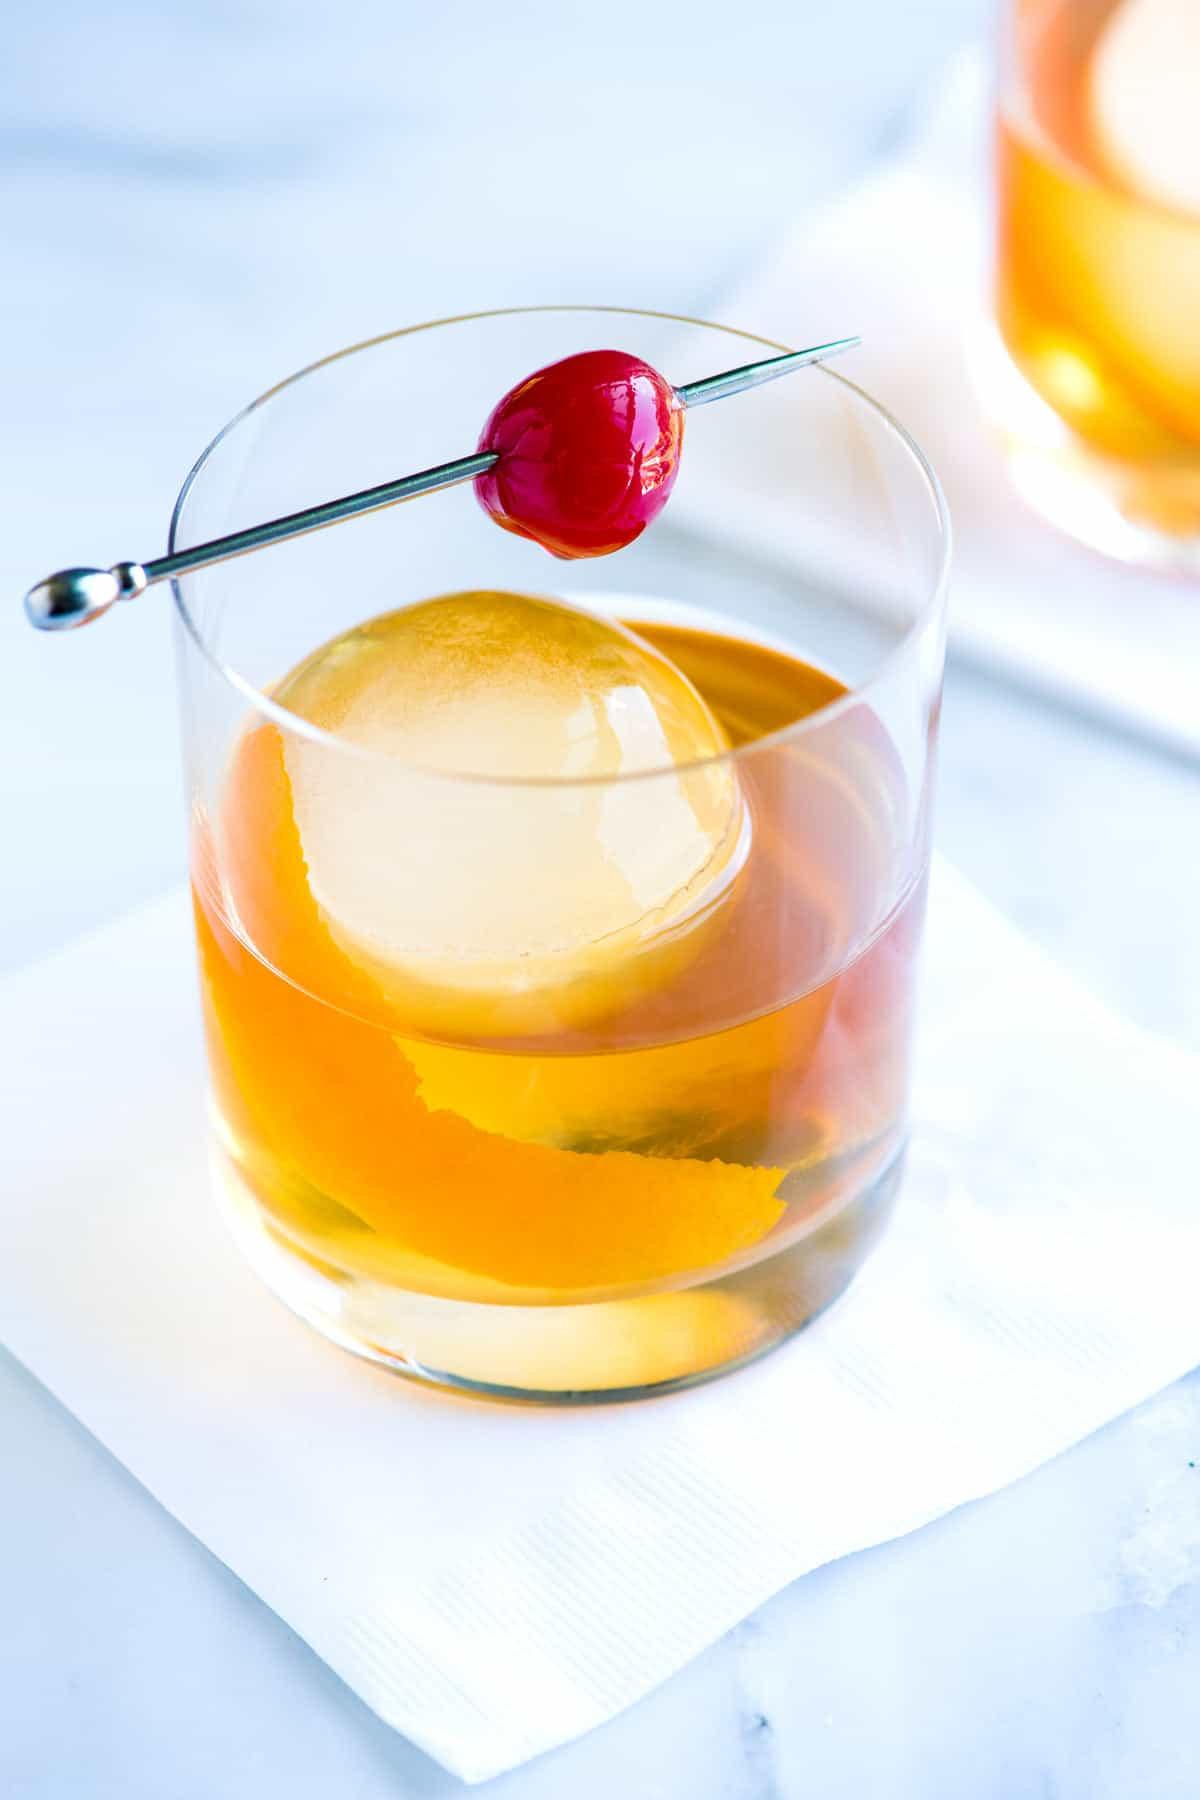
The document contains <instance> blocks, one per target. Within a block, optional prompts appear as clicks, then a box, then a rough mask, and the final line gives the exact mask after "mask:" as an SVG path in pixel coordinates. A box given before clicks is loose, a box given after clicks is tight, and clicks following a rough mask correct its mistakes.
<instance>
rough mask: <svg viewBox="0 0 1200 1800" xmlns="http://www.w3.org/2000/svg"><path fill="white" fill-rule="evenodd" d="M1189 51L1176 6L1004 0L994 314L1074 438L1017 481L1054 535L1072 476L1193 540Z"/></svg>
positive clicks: (1193, 40) (1196, 46) (1196, 362)
mask: <svg viewBox="0 0 1200 1800" xmlns="http://www.w3.org/2000/svg"><path fill="white" fill-rule="evenodd" d="M1135 13H1136V16H1135ZM1198 52H1200V15H1195V14H1192V13H1190V12H1189V8H1188V7H1187V5H1186V3H1184V4H1180V3H1178V0H1151V4H1150V6H1149V7H1148V8H1146V7H1144V6H1142V5H1141V0H1139V4H1138V7H1137V8H1136V9H1134V8H1131V7H1130V4H1129V0H1014V5H1013V10H1012V22H1011V44H1010V64H1009V69H1008V72H1007V78H1006V80H1005V83H1004V86H1003V90H1002V100H1001V110H1000V119H999V140H998V246H997V275H996V280H997V312H998V320H999V325H1000V330H1001V333H1002V335H1003V338H1004V341H1005V343H1006V345H1007V347H1008V349H1009V351H1010V353H1011V355H1012V357H1013V359H1014V361H1015V363H1016V365H1017V367H1018V368H1019V370H1020V371H1021V373H1022V374H1023V375H1024V377H1025V378H1026V379H1027V380H1028V381H1029V382H1030V384H1031V385H1032V386H1033V387H1034V389H1035V390H1036V391H1037V393H1038V394H1039V395H1040V396H1041V397H1042V399H1044V400H1045V401H1047V402H1048V403H1049V405H1050V406H1051V407H1052V408H1053V409H1054V412H1055V413H1057V415H1058V416H1059V418H1060V419H1061V420H1062V421H1063V423H1064V424H1065V425H1066V426H1067V427H1068V428H1069V432H1070V434H1072V438H1073V441H1067V442H1064V440H1063V438H1062V436H1061V435H1059V436H1058V438H1057V439H1056V437H1055V434H1054V433H1053V432H1052V431H1051V430H1049V429H1048V428H1047V429H1046V430H1045V432H1044V433H1043V434H1042V441H1043V443H1044V445H1045V447H1046V449H1047V451H1048V452H1050V453H1051V454H1049V455H1048V456H1047V461H1046V465H1045V467H1044V468H1043V469H1042V470H1040V471H1039V474H1038V477H1037V478H1036V479H1034V480H1031V481H1030V482H1028V483H1027V484H1025V485H1026V488H1027V491H1028V492H1030V493H1031V497H1033V498H1034V499H1035V501H1036V503H1037V504H1039V505H1041V506H1042V507H1043V508H1044V509H1046V510H1048V511H1051V512H1052V513H1055V512H1056V511H1057V512H1058V513H1059V514H1060V516H1061V518H1062V522H1063V523H1066V524H1068V525H1071V524H1073V523H1074V522H1075V519H1074V516H1073V515H1074V514H1076V513H1077V512H1078V507H1077V506H1075V505H1074V504H1073V503H1072V502H1071V501H1070V500H1069V499H1065V498H1064V494H1063V481H1064V480H1065V479H1066V480H1069V478H1070V477H1071V476H1072V475H1078V476H1081V477H1084V478H1086V479H1087V480H1088V481H1090V482H1091V483H1092V484H1093V486H1094V488H1095V489H1096V491H1097V492H1098V493H1103V494H1104V495H1105V496H1106V497H1107V498H1108V500H1109V501H1110V502H1111V503H1112V504H1113V505H1115V507H1116V508H1117V509H1118V510H1119V512H1120V513H1121V514H1122V515H1123V516H1124V517H1125V518H1126V519H1128V520H1130V521H1132V522H1134V523H1135V524H1138V525H1142V526H1144V527H1146V528H1148V530H1149V531H1150V532H1152V533H1155V534H1159V535H1162V536H1166V537H1169V538H1175V539H1182V540H1187V539H1188V538H1190V537H1195V536H1196V535H1197V534H1200V338H1198V337H1197V332H1196V323H1195V322H1196V319H1197V317H1200V192H1198V191H1197V190H1198V188H1200V153H1198V148H1197V139H1196V136H1195V126H1194V123H1193V120H1194V112H1193V110H1192V105H1191V101H1190V100H1187V101H1186V102H1183V101H1181V100H1180V99H1179V98H1178V97H1177V93H1176V90H1177V86H1178V76H1179V72H1180V70H1181V69H1184V70H1186V69H1189V68H1190V69H1191V71H1192V75H1193V77H1194V74H1195V68H1196V58H1197V54H1198ZM1181 104H1186V107H1187V115H1186V121H1185V124H1184V127H1183V128H1182V134H1181V127H1180V125H1179V123H1178V122H1177V120H1176V118H1175V111H1176V110H1177V109H1178V108H1179V106H1180V105H1181ZM1020 429H1021V428H1020V427H1018V433H1020ZM1079 516H1080V517H1082V515H1081V514H1080V515H1079ZM1144 549H1145V553H1146V554H1147V555H1152V554H1153V553H1154V545H1153V541H1152V539H1148V540H1147V541H1146V544H1145V545H1144ZM1160 553H1161V554H1162V555H1164V556H1165V557H1166V558H1167V559H1169V558H1170V555H1171V552H1170V550H1169V549H1168V550H1167V551H1161V547H1160Z"/></svg>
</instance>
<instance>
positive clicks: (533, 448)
mask: <svg viewBox="0 0 1200 1800" xmlns="http://www.w3.org/2000/svg"><path fill="white" fill-rule="evenodd" d="M683 419H684V408H683V406H682V405H681V404H680V401H679V398H678V396H677V394H676V392H675V390H674V388H673V387H672V386H671V384H670V382H669V381H667V380H666V378H665V377H664V376H662V375H660V374H659V373H658V371H657V370H656V369H652V368H651V367H650V365H649V363H644V362H642V361H641V360H640V358H638V357H636V356H629V355H627V354H626V353H625V352H624V351H622V350H587V351H584V352H583V353H582V354H580V355H578V356H568V357H564V359H563V360H562V361H561V362H556V363H551V364H550V365H549V367H547V368H545V369H539V370H538V371H537V372H536V373H535V374H533V375H530V376H528V377H527V378H526V379H525V380H524V381H522V382H520V383H519V384H518V386H516V387H515V388H513V389H511V391H510V392H509V393H507V394H505V396H504V398H503V399H502V400H501V401H500V402H499V404H498V405H497V406H496V407H494V408H493V410H492V413H491V416H490V417H489V419H488V421H487V424H486V425H485V426H484V428H483V432H482V435H481V436H480V439H479V449H480V450H481V451H493V452H494V453H495V454H496V456H497V457H498V461H497V462H496V463H495V464H494V465H493V466H492V468H490V469H489V470H487V472H486V473H485V474H483V475H479V476H477V477H476V480H475V492H476V494H477V496H478V498H479V501H480V504H481V505H482V506H483V508H484V510H485V511H486V512H488V513H490V515H491V517H492V518H493V519H494V520H495V521H496V523H497V524H498V525H501V526H503V527H504V529H505V530H506V531H512V532H515V533H516V534H517V536H519V537H527V538H532V539H533V540H534V542H535V543H538V544H541V545H542V546H543V547H544V548H545V549H547V550H549V551H551V553H552V554H553V555H555V556H561V557H581V556H607V555H608V554H609V552H610V551H613V550H621V549H623V548H624V547H625V545H626V544H631V543H632V542H633V540H634V539H635V538H636V537H639V536H640V535H641V533H642V532H643V531H644V530H645V529H646V527H647V525H649V524H650V523H651V521H652V520H654V519H656V518H657V517H658V515H659V513H660V512H661V511H662V509H663V507H664V506H665V505H666V503H667V500H668V499H669V497H670V493H671V489H672V487H673V486H674V485H675V476H676V474H677V473H678V469H679V452H680V448H681V445H682V442H683Z"/></svg>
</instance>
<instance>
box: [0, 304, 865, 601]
mask: <svg viewBox="0 0 1200 1800" xmlns="http://www.w3.org/2000/svg"><path fill="white" fill-rule="evenodd" d="M861 342H862V339H861V338H857V337H847V338H837V339H835V340H834V341H833V342H831V343H828V344H814V345H813V346H812V347H811V348H810V349H807V350H789V351H786V352H784V354H783V355H781V356H771V357H768V358H767V359H766V360H765V361H763V362H754V363H746V364H744V365H743V366H742V367H741V368H740V369H726V370H725V371H724V373H722V374H720V375H706V376H705V377H704V379H703V380H702V381H688V382H685V383H684V385H683V386H682V387H678V388H676V390H675V393H676V396H677V398H678V399H679V401H680V402H681V404H682V405H684V406H686V407H693V406H707V405H708V403H709V402H710V401H711V400H724V399H726V398H727V397H728V396H729V395H731V394H742V393H745V392H746V390H747V389H748V388H754V387H759V386H760V385H761V384H762V383H763V382H764V381H775V380H777V379H778V377H779V376H780V375H790V374H791V373H792V371H793V369H803V368H807V367H808V365H809V364H811V363H819V362H827V361H828V360H829V358H830V357H833V356H840V355H841V354H842V352H843V351H845V350H853V349H854V348H855V346H856V345H857V344H860V343H861ZM496 461H498V458H497V456H496V454H495V452H493V451H483V452H477V453H476V454H475V455H474V456H460V457H458V458H457V460H456V461H454V462H448V463H438V464H437V465H436V466H435V467H434V468H432V469H419V470H418V471H417V473H416V474H415V475H402V476H401V477H400V478H399V479H398V480H396V481H384V482H381V483H380V484H379V486H378V487H371V488H363V489H362V490H361V492H359V493H357V494H346V495H344V496H343V497H342V498H341V499H340V500H326V501H324V502H323V503H322V504H321V505H320V506H306V507H305V508H304V509H303V511H301V512H294V513H287V514H285V515H284V517H283V518H280V519H268V520H267V521H266V522H265V523H264V524H262V525H250V526H248V527H247V528H246V530H245V531H234V532H230V534H229V535H228V537H220V538H213V539H212V540H211V541H210V542H209V543H207V544H193V545H192V547H191V549H189V550H178V551H176V553H175V554H174V555H173V556H156V557H154V558H153V560H152V561H150V562H146V563H133V562H127V563H114V564H113V566H112V568H111V569H59V570H58V571H57V573H56V574H54V575H48V576H47V577H46V579H45V581H39V582H38V584H37V586H36V587H32V588H30V590H29V592H28V593H27V594H26V596H25V613H26V617H27V618H28V620H29V622H30V624H31V625H35V626H36V627H37V629H38V630H39V631H74V630H75V629H76V628H77V627H78V626H80V625H90V624H91V622H92V620H93V619H98V618H99V617H100V616H101V614H102V613H106V612H107V611H108V609H109V607H110V606H112V605H114V604H115V602H116V601H118V600H135V599H136V598H137V596H138V595H139V594H142V593H145V591H146V589H147V588H148V587H150V586H151V585H152V584H153V583H154V582H156V581H167V580H169V579H170V577H171V576H172V575H186V574H188V573H190V571H191V570H193V569H202V568H204V567H206V565H207V564H209V563H218V562H228V561H229V560H230V559H231V558H232V557H235V556H245V555H247V554H248V552H250V551H251V550H261V549H262V548H263V546H264V545H265V544H277V543H279V542H280V541H281V539H283V538H294V537H301V536H303V535H304V533H305V532H308V531H321V530H323V529H324V527H325V526H326V525H336V524H338V523H340V521H341V520H342V519H355V518H358V517H359V516H360V514H362V513H369V512H378V511H379V510H380V509H381V508H382V507H385V506H396V505H397V504H398V503H399V502H400V501H402V500H415V499H416V497H417V495H418V494H431V493H434V492H435V491H436V490H437V489H439V488H448V487H454V486H456V485H457V484H458V483H459V482H461V481H473V480H474V479H475V477H476V476H477V475H482V474H484V473H485V472H486V470H488V469H490V468H491V466H492V464H493V463H494V462H496Z"/></svg>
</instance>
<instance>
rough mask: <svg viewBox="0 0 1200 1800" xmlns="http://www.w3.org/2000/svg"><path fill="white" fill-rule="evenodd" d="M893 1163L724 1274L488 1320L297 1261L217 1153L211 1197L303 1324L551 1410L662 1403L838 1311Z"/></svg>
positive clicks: (893, 1183)
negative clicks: (658, 1397)
mask: <svg viewBox="0 0 1200 1800" xmlns="http://www.w3.org/2000/svg"><path fill="white" fill-rule="evenodd" d="M903 1162H904V1146H903V1145H902V1146H901V1147H900V1149H899V1150H898V1151H897V1152H896V1153H895V1154H894V1155H893V1156H892V1158H891V1160H890V1161H889V1162H888V1163H887V1164H886V1166H885V1167H884V1168H883V1169H882V1170H879V1171H877V1172H876V1173H875V1175H874V1177H873V1178H872V1180H871V1181H870V1182H869V1184H868V1185H867V1186H866V1187H864V1188H862V1189H860V1190H859V1191H858V1192H857V1193H856V1194H854V1195H853V1196H851V1197H850V1198H849V1199H845V1200H843V1201H842V1202H841V1204H840V1205H839V1206H838V1208H837V1210H836V1212H835V1213H833V1214H832V1215H831V1216H830V1215H827V1216H826V1217H825V1218H824V1219H820V1218H818V1219H816V1220H813V1221H812V1222H811V1223H810V1226H809V1229H808V1230H807V1231H806V1232H805V1234H804V1235H803V1236H802V1237H801V1238H799V1239H795V1238H793V1239H791V1240H790V1241H789V1242H788V1243H787V1244H786V1245H785V1246H784V1247H783V1248H781V1249H779V1250H777V1251H775V1252H774V1254H771V1253H769V1252H767V1253H764V1255H763V1256H762V1257H761V1259H760V1260H759V1261H757V1262H755V1263H753V1264H751V1265H750V1266H748V1267H743V1268H740V1269H737V1270H736V1271H733V1272H731V1273H728V1274H725V1275H719V1276H715V1277H713V1278H712V1279H709V1280H703V1281H698V1282H695V1283H694V1284H693V1285H691V1286H690V1287H685V1288H678V1289H675V1290H671V1291H667V1292H657V1293H652V1294H642V1295H638V1296H636V1297H634V1298H629V1299H623V1300H608V1301H598V1302H591V1303H583V1304H579V1305H570V1304H566V1305H560V1306H490V1305H482V1304H479V1303H476V1302H471V1301H460V1300H445V1299H438V1298H435V1297H434V1296H431V1295H428V1294H418V1293H411V1292H407V1291H405V1290H403V1289H399V1288H396V1287H392V1286H388V1285H386V1284H384V1283H382V1282H378V1281H372V1280H370V1279H369V1278H367V1277H356V1276H353V1275H350V1274H348V1273H347V1272H346V1271H345V1270H344V1269H338V1268H335V1267H334V1266H333V1265H331V1264H323V1263H320V1262H318V1261H317V1259H316V1258H314V1257H313V1256H311V1255H310V1254H308V1253H305V1254H303V1255H301V1254H300V1253H299V1252H298V1251H297V1249H296V1248H295V1246H293V1245H292V1244H290V1243H289V1241H288V1239H287V1238H286V1237H285V1236H284V1235H283V1234H282V1233H280V1232H279V1231H277V1230H276V1229H274V1228H273V1227H272V1225H271V1224H270V1223H269V1222H268V1220H267V1219H266V1217H265V1216H264V1214H263V1212H262V1209H261V1208H260V1206H259V1204H258V1202H257V1201H256V1200H255V1198H254V1196H253V1194H252V1193H251V1190H250V1189H249V1187H248V1186H247V1185H246V1183H245V1181H244V1179H243V1178H242V1176H241V1175H240V1174H239V1172H238V1170H237V1167H236V1165H235V1164H234V1163H233V1162H232V1161H231V1159H230V1158H229V1156H228V1155H227V1153H226V1152H225V1151H224V1149H223V1148H221V1147H220V1146H219V1145H214V1175H215V1177H216V1186H217V1191H218V1193H219V1194H220V1196H221V1198H222V1200H223V1202H224V1207H225V1211H226V1215H227V1217H228V1220H229V1223H230V1226H231V1228H232V1230H233V1234H234V1237H235V1238H236V1240H237V1243H238V1245H239V1247H240V1248H241V1250H242V1252H243V1254H244V1255H245V1257H246V1258H247V1260H248V1261H249V1263H250V1264H251V1266H252V1268H253V1269H254V1270H255V1272H256V1273H257V1274H258V1275H259V1277H260V1278H261V1279H262V1280H263V1281H264V1282H265V1283H266V1285H267V1287H268V1288H270V1289H271V1291H272V1292H273V1293H274V1294H275V1295H276V1296H277V1297H278V1298H279V1299H280V1300H282V1301H283V1302H284V1303H285V1305H287V1306H289V1307H290V1308H291V1309H292V1311H293V1312H295V1313H298V1314H299V1316H300V1317H301V1318H302V1319H305V1320H307V1322H308V1323H309V1324H310V1325H314V1326H315V1327H316V1329H317V1330H318V1331H320V1332H322V1333H323V1334H324V1335H325V1336H326V1337H327V1338H329V1339H331V1340H332V1341H333V1342H334V1343H335V1344H339V1345H341V1346H342V1348H343V1349H346V1350H352V1351H353V1352H354V1353H355V1354H356V1355H358V1356H363V1357H366V1358H368V1359H369V1360H370V1361H371V1362H375V1363H382V1364H383V1365H385V1366H386V1367H388V1368H390V1369H394V1370H395V1371H396V1372H397V1374H401V1375H406V1376H409V1377H411V1378H412V1379H414V1380H418V1381H424V1382H430V1383H432V1384H434V1385H435V1386H439V1387H448V1388H456V1389H459V1390H462V1391H464V1392H467V1393H470V1394H474V1395H476V1396H478V1397H483V1398H491V1399H497V1400H523V1401H533V1402H541V1403H543V1404H549V1405H555V1404H557V1405H570V1404H580V1403H588V1402H597V1401H607V1400H614V1401H615V1400H634V1399H640V1398H645V1397H648V1396H650V1395H653V1394H665V1393H671V1392H673V1391H674V1390H677V1389H680V1388H686V1387H691V1386H693V1385H695V1384H696V1383H698V1382H702V1381H710V1380H712V1379H713V1378H714V1377H715V1376H718V1375H722V1374H725V1373H727V1372H728V1371H729V1370H731V1369H736V1368H739V1367H741V1366H742V1365H743V1364H744V1363H747V1362H749V1361H751V1360H752V1359H753V1358H754V1357H756V1356H761V1355H763V1354H764V1352H766V1351H768V1350H771V1349H773V1348H774V1347H775V1345H777V1344H781V1343H782V1342H783V1341H784V1339H785V1338H788V1337H791V1336H792V1334H793V1333H794V1332H797V1331H799V1330H801V1328H802V1327H803V1326H805V1325H807V1324H808V1323H809V1322H810V1321H811V1320H812V1319H814V1318H816V1316H817V1314H818V1313H820V1312H823V1311H824V1309H825V1308H826V1307H827V1306H828V1305H829V1304H830V1303H831V1302H832V1301H833V1300H835V1299H836V1298H837V1296H838V1295H839V1294H840V1293H841V1292H842V1291H843V1289H845V1288H846V1287H847V1286H848V1284H849V1282H850V1281H851V1279H852V1278H853V1276H854V1275H855V1273H856V1272H857V1271H858V1269H859V1268H860V1267H861V1265H862V1263H863V1262H864V1261H865V1259H866V1257H867V1256H868V1254H869V1253H870V1251H871V1250H872V1249H873V1248H874V1246H875V1244H876V1242H877V1241H878V1238H879V1236H880V1234H881V1233H882V1231H883V1228H884V1226H885V1224H886V1223H887V1219H888V1216H889V1214H890V1213H891V1210H892V1206H893V1204H894V1201H895V1198H896V1193H897V1189H898V1188H899V1185H900V1176H901V1171H902V1167H903Z"/></svg>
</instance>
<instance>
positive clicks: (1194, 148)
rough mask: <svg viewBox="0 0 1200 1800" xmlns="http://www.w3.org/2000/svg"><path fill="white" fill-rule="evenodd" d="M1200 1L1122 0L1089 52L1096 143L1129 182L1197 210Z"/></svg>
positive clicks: (1165, 202)
mask: <svg viewBox="0 0 1200 1800" xmlns="http://www.w3.org/2000/svg"><path fill="white" fill-rule="evenodd" d="M1198 80H1200V5H1197V0H1124V3H1123V4H1122V5H1120V6H1118V7H1117V8H1116V10H1115V12H1113V13H1112V14H1111V15H1110V17H1109V19H1108V21H1107V23H1106V25H1105V27H1104V30H1103V31H1102V32H1101V34H1100V38H1099V41H1098V43H1097V45H1096V49H1095V52H1094V54H1093V57H1092V71H1091V115H1092V124H1093V129H1094V131H1095V135H1096V140H1097V149H1098V151H1099V153H1100V155H1101V157H1102V158H1103V160H1104V162H1105V163H1106V164H1107V166H1108V167H1109V168H1110V169H1111V170H1112V173H1113V174H1114V176H1115V177H1116V178H1117V180H1119V181H1120V182H1122V183H1123V185H1124V186H1126V187H1129V188H1132V189H1133V190H1134V191H1135V192H1136V193H1139V194H1142V195H1143V196H1144V197H1145V198H1146V199H1147V200H1152V201H1155V202H1157V204H1158V205H1160V206H1168V207H1172V208H1175V209H1177V210H1179V211H1181V212H1186V213H1193V214H1196V215H1197V216H1200V125H1198V124H1197V118H1198V114H1197V85H1198Z"/></svg>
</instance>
